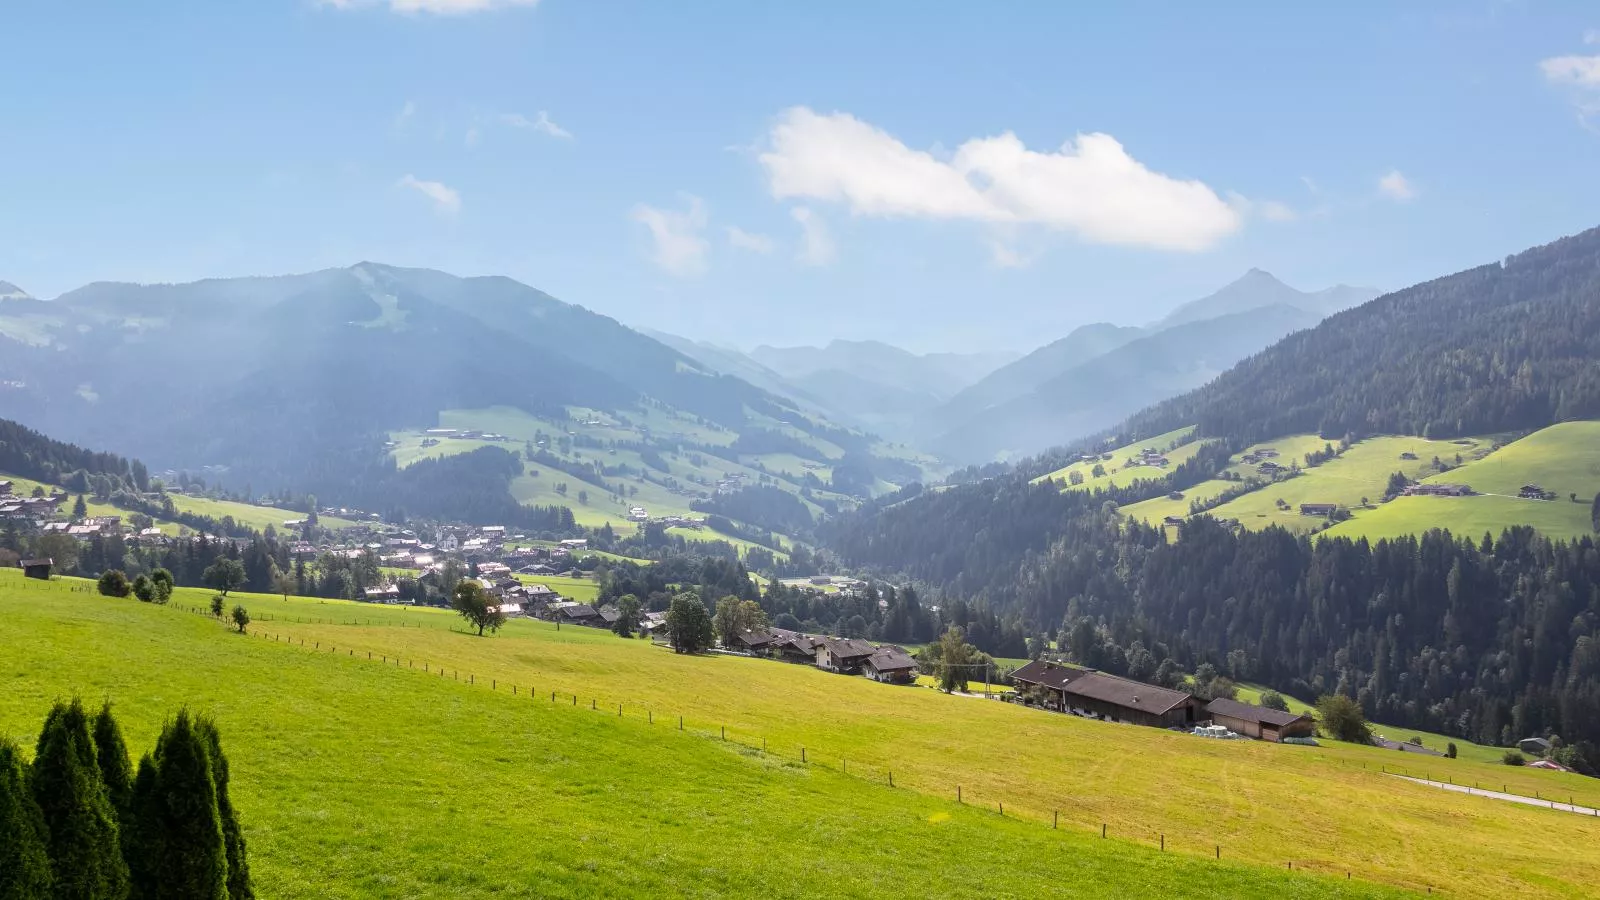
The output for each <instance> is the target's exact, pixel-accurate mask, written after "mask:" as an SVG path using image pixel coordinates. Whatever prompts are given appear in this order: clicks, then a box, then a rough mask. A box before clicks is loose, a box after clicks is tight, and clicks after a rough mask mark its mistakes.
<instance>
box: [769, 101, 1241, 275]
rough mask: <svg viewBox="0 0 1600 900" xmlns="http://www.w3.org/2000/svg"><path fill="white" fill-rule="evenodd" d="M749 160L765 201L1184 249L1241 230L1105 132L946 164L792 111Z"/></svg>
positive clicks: (839, 117) (1222, 211)
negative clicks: (762, 181)
mask: <svg viewBox="0 0 1600 900" xmlns="http://www.w3.org/2000/svg"><path fill="white" fill-rule="evenodd" d="M760 160H761V164H762V165H763V166H764V167H765V168H766V171H767V177H768V186H769V189H770V190H771V192H772V195H773V197H775V198H777V199H780V200H782V199H789V198H796V199H808V200H827V201H833V202H838V203H844V204H846V205H848V206H849V208H850V210H851V212H853V213H855V214H856V215H864V216H876V217H883V218H896V217H899V218H926V219H954V220H969V221H977V222H985V223H1011V224H1032V225H1039V226H1044V227H1047V228H1054V229H1058V230H1062V231H1070V232H1073V233H1075V234H1077V235H1078V236H1080V237H1081V238H1083V239H1085V240H1088V241H1092V242H1095V243H1102V244H1127V245H1136V246H1146V247H1156V248H1160V249H1165V250H1191V251H1192V250H1203V249H1205V248H1207V247H1210V246H1212V245H1214V244H1215V243H1217V242H1218V241H1220V240H1221V239H1222V238H1224V237H1226V236H1227V235H1229V234H1231V233H1233V232H1234V231H1236V230H1238V228H1239V227H1240V225H1241V217H1240V215H1239V213H1238V211H1237V210H1235V209H1234V208H1233V207H1231V206H1230V205H1229V204H1228V203H1227V202H1225V201H1224V200H1223V199H1222V198H1221V197H1219V196H1218V195H1217V193H1216V192H1215V191H1213V190H1212V189H1211V188H1210V187H1207V186H1206V185H1205V184H1203V183H1201V182H1199V181H1192V180H1189V181H1185V180H1180V179H1177V178H1173V177H1170V176H1167V175H1163V174H1161V173H1159V172H1153V171H1151V170H1150V169H1148V168H1146V167H1145V166H1144V165H1143V164H1141V163H1140V162H1139V161H1138V160H1135V159H1134V158H1133V157H1131V156H1130V155H1128V152H1127V151H1126V150H1124V149H1123V147H1122V145H1121V144H1120V143H1118V142H1117V140H1116V139H1115V138H1113V137H1111V136H1110V135H1107V134H1080V135H1078V136H1077V138H1076V139H1075V140H1072V141H1068V142H1067V143H1065V144H1063V145H1062V147H1061V148H1060V149H1059V150H1057V151H1050V152H1039V151H1035V150H1029V149H1028V148H1027V147H1026V146H1024V145H1023V143H1022V141H1021V140H1020V139H1018V138H1017V136H1016V135H1014V134H1011V133H1009V132H1007V133H1005V134H1001V135H999V136H997V137H987V138H973V139H971V140H968V141H967V142H965V143H963V144H962V145H961V146H960V147H957V148H956V151H955V153H954V154H952V155H950V156H949V158H948V159H946V158H941V157H940V156H935V155H934V154H933V153H929V152H927V151H923V150H913V149H911V148H910V147H907V146H906V145H905V144H904V143H902V142H901V141H900V140H899V139H897V138H895V137H894V136H893V135H891V134H889V133H888V132H886V131H884V130H882V129H881V128H878V127H876V126H874V125H872V124H870V123H867V122H863V121H861V120H860V119H857V118H855V117H854V116H851V115H849V114H847V113H833V114H831V115H821V114H818V113H816V112H814V111H812V110H810V109H808V108H806V107H795V108H792V109H789V110H786V111H784V112H783V113H782V114H781V115H779V117H778V121H777V123H776V124H775V125H774V126H773V128H772V131H771V133H770V134H769V135H768V140H767V144H766V149H765V150H764V151H763V152H762V153H761V154H760Z"/></svg>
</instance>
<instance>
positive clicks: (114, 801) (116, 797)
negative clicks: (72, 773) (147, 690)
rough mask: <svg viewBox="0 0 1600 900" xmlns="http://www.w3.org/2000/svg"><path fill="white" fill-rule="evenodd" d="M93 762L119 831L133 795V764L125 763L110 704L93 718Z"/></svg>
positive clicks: (125, 750)
mask: <svg viewBox="0 0 1600 900" xmlns="http://www.w3.org/2000/svg"><path fill="white" fill-rule="evenodd" d="M94 749H95V760H96V762H98V763H99V766H100V780H101V781H102V782H103V783H104V784H105V786H106V797H107V799H109V800H110V801H111V808H112V810H114V811H115V812H116V814H117V824H118V826H119V827H126V826H127V822H128V804H129V802H130V801H131V799H132V794H133V764H132V763H130V762H128V745H127V744H125V743H123V740H122V728H121V726H119V725H117V720H116V717H114V716H113V715H112V714H111V701H110V700H107V701H106V702H105V705H104V706H102V707H100V712H99V713H97V714H96V715H95V717H94Z"/></svg>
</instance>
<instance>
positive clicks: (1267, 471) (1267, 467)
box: [1256, 459, 1288, 475]
mask: <svg viewBox="0 0 1600 900" xmlns="http://www.w3.org/2000/svg"><path fill="white" fill-rule="evenodd" d="M1256 471H1257V472H1259V473H1261V474H1262V475H1276V474H1278V473H1279V472H1287V471H1288V470H1287V469H1285V468H1284V467H1283V466H1280V465H1278V464H1277V463H1275V462H1273V461H1272V460H1270V459H1269V460H1267V461H1266V462H1264V463H1262V464H1261V465H1259V466H1256Z"/></svg>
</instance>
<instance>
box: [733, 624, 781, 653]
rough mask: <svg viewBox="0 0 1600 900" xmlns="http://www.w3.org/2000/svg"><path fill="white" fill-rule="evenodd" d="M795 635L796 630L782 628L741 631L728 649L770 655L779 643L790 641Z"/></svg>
mask: <svg viewBox="0 0 1600 900" xmlns="http://www.w3.org/2000/svg"><path fill="white" fill-rule="evenodd" d="M793 637H795V633H794V632H792V631H785V630H784V629H782V628H757V629H754V630H751V631H745V632H741V633H740V634H739V637H738V638H737V639H736V640H735V641H734V646H733V647H730V648H728V649H730V650H743V651H745V652H746V653H753V654H755V655H757V656H768V655H770V654H771V653H772V652H773V651H774V650H775V649H776V648H777V645H778V644H779V643H781V642H784V641H788V640H790V639H791V638H793Z"/></svg>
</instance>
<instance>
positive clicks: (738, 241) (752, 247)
mask: <svg viewBox="0 0 1600 900" xmlns="http://www.w3.org/2000/svg"><path fill="white" fill-rule="evenodd" d="M728 243H729V245H731V246H734V247H738V248H739V249H740V250H749V251H751V252H752V253H760V254H762V255H766V254H768V253H771V252H772V238H769V237H767V236H766V235H764V234H756V233H754V232H750V231H745V230H744V229H743V228H740V227H738V226H736V225H730V226H728Z"/></svg>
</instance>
